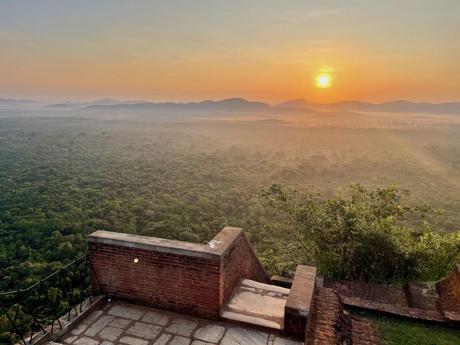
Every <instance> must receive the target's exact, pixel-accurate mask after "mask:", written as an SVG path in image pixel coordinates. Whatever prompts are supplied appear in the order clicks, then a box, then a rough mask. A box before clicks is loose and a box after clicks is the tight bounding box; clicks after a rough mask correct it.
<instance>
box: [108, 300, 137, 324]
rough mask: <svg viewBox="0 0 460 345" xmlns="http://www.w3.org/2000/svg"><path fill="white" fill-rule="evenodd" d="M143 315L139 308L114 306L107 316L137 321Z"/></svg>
mask: <svg viewBox="0 0 460 345" xmlns="http://www.w3.org/2000/svg"><path fill="white" fill-rule="evenodd" d="M144 313H145V312H144V311H143V310H141V309H140V308H136V307H135V306H129V305H124V304H116V305H114V306H113V307H112V308H110V310H109V311H108V314H110V315H114V316H119V317H122V318H125V319H130V320H134V321H137V320H139V319H140V318H141V317H142V315H144Z"/></svg>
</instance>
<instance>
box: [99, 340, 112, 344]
mask: <svg viewBox="0 0 460 345" xmlns="http://www.w3.org/2000/svg"><path fill="white" fill-rule="evenodd" d="M101 345H113V343H112V342H111V341H107V340H105V341H103V342H102V343H101Z"/></svg>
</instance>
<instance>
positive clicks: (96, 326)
mask: <svg viewBox="0 0 460 345" xmlns="http://www.w3.org/2000/svg"><path fill="white" fill-rule="evenodd" d="M113 319H114V317H113V316H109V315H104V316H101V317H100V318H99V319H97V321H96V322H94V323H93V325H92V326H91V327H90V328H88V329H87V330H86V331H85V335H87V336H89V337H94V336H95V335H96V334H98V333H99V332H100V331H101V330H102V329H103V328H104V327H105V326H107V325H108V324H109V323H110V322H112V320H113Z"/></svg>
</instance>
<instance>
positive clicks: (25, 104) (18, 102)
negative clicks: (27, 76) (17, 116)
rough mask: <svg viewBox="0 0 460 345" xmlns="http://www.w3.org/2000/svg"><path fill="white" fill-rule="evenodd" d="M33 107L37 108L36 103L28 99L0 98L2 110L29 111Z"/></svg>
mask: <svg viewBox="0 0 460 345" xmlns="http://www.w3.org/2000/svg"><path fill="white" fill-rule="evenodd" d="M35 106H37V102H35V101H31V100H29V99H14V98H0V108H2V109H9V108H11V109H22V108H27V109H30V108H33V107H35Z"/></svg>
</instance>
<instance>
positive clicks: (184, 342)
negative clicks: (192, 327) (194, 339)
mask: <svg viewBox="0 0 460 345" xmlns="http://www.w3.org/2000/svg"><path fill="white" fill-rule="evenodd" d="M190 342H191V340H190V338H186V337H182V336H180V335H176V336H175V337H174V338H172V340H171V341H170V342H169V344H168V345H190Z"/></svg>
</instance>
